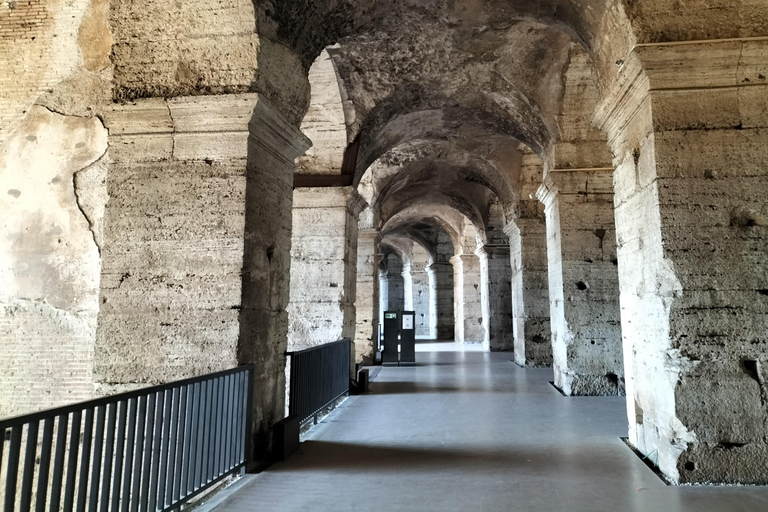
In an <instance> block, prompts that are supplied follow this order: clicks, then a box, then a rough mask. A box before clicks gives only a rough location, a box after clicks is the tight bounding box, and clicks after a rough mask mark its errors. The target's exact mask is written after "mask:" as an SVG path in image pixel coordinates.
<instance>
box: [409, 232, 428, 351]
mask: <svg viewBox="0 0 768 512" xmlns="http://www.w3.org/2000/svg"><path fill="white" fill-rule="evenodd" d="M428 265H429V255H428V254H427V252H426V251H425V250H424V249H423V248H421V246H419V245H418V244H414V246H413V262H412V263H411V280H412V282H413V311H414V312H415V313H416V336H417V337H419V338H429V317H430V304H431V296H432V292H431V290H430V281H429V274H428V273H427V266H428Z"/></svg>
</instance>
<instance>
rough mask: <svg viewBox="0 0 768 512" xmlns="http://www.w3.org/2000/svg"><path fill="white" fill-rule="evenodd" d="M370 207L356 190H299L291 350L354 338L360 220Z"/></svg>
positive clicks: (290, 307) (290, 313) (293, 254)
mask: <svg viewBox="0 0 768 512" xmlns="http://www.w3.org/2000/svg"><path fill="white" fill-rule="evenodd" d="M365 206H366V203H365V201H364V200H363V199H362V197H360V194H358V193H357V191H355V190H354V189H353V188H352V187H339V188H333V187H329V188H299V189H295V190H294V192H293V231H292V233H293V234H292V239H291V291H290V303H289V305H288V320H289V327H288V346H289V348H290V350H302V349H304V348H309V347H313V346H316V345H321V344H324V343H330V342H333V341H338V340H340V339H341V338H350V339H353V338H354V335H355V328H356V322H355V301H356V291H355V290H356V282H357V242H358V240H357V238H358V232H357V229H358V216H359V214H360V211H362V209H363V208H364V207H365Z"/></svg>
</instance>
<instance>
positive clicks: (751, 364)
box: [741, 359, 760, 384]
mask: <svg viewBox="0 0 768 512" xmlns="http://www.w3.org/2000/svg"><path fill="white" fill-rule="evenodd" d="M741 366H742V368H743V369H744V373H746V374H747V375H749V376H750V377H751V378H752V379H754V380H755V382H757V383H758V384H760V362H759V361H755V360H754V359H742V360H741Z"/></svg>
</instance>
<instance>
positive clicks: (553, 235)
mask: <svg viewBox="0 0 768 512" xmlns="http://www.w3.org/2000/svg"><path fill="white" fill-rule="evenodd" d="M611 175H612V173H611V172H609V171H596V170H592V171H551V172H550V173H549V174H548V176H547V177H546V178H545V181H544V184H543V185H542V187H541V188H540V189H539V199H540V200H541V201H542V202H543V203H544V204H545V206H546V217H547V254H548V262H549V270H548V277H549V300H550V320H551V329H552V349H553V363H554V371H555V385H556V386H558V387H559V388H560V389H562V390H563V392H564V393H565V394H567V395H615V394H623V393H624V366H623V359H622V344H621V325H620V315H619V301H618V296H619V282H618V269H617V260H616V242H615V240H616V238H615V228H614V227H613V226H614V221H613V186H612V181H611Z"/></svg>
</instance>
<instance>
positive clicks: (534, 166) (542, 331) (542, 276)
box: [504, 153, 552, 367]
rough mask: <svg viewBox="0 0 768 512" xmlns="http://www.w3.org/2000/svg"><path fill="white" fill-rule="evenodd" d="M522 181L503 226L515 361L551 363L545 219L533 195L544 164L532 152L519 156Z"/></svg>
mask: <svg viewBox="0 0 768 512" xmlns="http://www.w3.org/2000/svg"><path fill="white" fill-rule="evenodd" d="M522 168H523V173H522V174H523V184H522V193H521V194H520V196H521V199H520V204H519V215H518V218H517V219H516V220H515V221H514V222H511V223H509V224H507V226H506V227H505V228H504V233H506V235H507V236H508V237H509V248H510V264H511V267H512V269H511V270H512V276H511V279H512V315H513V331H514V337H515V362H516V363H517V364H519V365H520V366H534V367H537V366H552V335H551V331H550V328H549V280H548V278H547V222H546V217H545V215H544V205H543V204H541V203H540V202H539V201H538V200H537V199H536V197H535V193H536V190H537V189H538V187H539V186H540V185H541V182H542V175H543V172H544V164H543V162H542V161H541V159H540V158H539V157H538V156H537V155H535V154H534V153H529V154H526V155H524V156H523V167H522Z"/></svg>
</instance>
